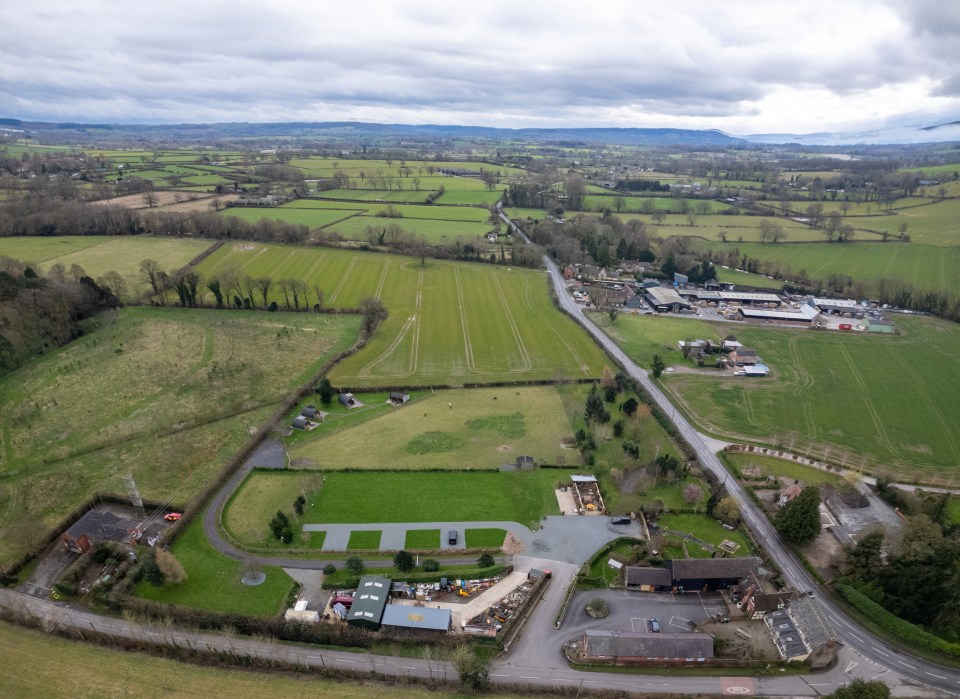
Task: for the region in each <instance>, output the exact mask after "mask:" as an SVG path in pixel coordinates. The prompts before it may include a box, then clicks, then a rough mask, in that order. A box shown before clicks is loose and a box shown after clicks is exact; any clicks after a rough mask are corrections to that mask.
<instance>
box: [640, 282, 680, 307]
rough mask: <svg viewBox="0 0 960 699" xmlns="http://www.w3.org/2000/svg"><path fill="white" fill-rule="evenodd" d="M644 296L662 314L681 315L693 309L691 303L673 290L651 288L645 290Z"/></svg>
mask: <svg viewBox="0 0 960 699" xmlns="http://www.w3.org/2000/svg"><path fill="white" fill-rule="evenodd" d="M643 296H644V298H645V299H646V300H647V303H649V304H650V305H651V306H653V308H654V309H656V310H657V311H658V312H660V313H679V312H680V311H688V310H690V308H691V305H690V302H689V301H687V300H686V299H684V298H682V297H681V296H680V294H678V293H677V292H676V291H674V290H673V289H667V288H665V287H662V286H651V287H648V288H645V289H644V290H643Z"/></svg>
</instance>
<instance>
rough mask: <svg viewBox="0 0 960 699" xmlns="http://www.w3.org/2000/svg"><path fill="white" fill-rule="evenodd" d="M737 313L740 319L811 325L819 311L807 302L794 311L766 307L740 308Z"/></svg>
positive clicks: (818, 315) (817, 316)
mask: <svg viewBox="0 0 960 699" xmlns="http://www.w3.org/2000/svg"><path fill="white" fill-rule="evenodd" d="M738 313H739V314H740V318H741V319H742V320H767V321H770V322H775V323H792V324H794V325H806V326H809V325H811V324H812V323H813V322H814V321H815V320H816V319H817V318H819V317H820V312H819V311H818V310H817V309H816V308H813V307H811V306H808V305H807V304H803V305H802V306H800V308H798V309H797V310H795V311H774V310H771V309H768V308H747V307H743V308H741V309H740V310H739V311H738Z"/></svg>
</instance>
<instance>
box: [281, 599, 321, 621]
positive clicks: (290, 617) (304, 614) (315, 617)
mask: <svg viewBox="0 0 960 699" xmlns="http://www.w3.org/2000/svg"><path fill="white" fill-rule="evenodd" d="M308 604H309V602H307V600H305V599H302V600H300V601H299V602H297V603H296V604H295V605H293V609H288V610H287V611H286V612H284V613H283V618H284V620H286V621H299V622H302V623H305V624H316V623H317V622H318V621H320V613H319V612H318V611H316V610H311V609H307V605H308Z"/></svg>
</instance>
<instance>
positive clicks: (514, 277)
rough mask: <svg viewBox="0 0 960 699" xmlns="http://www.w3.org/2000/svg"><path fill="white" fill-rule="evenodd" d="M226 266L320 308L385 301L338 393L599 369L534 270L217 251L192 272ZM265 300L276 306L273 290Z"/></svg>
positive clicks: (251, 249)
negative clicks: (281, 284) (286, 288)
mask: <svg viewBox="0 0 960 699" xmlns="http://www.w3.org/2000/svg"><path fill="white" fill-rule="evenodd" d="M228 268H236V269H237V270H239V272H240V274H242V275H251V276H254V277H264V276H266V277H271V278H273V279H278V278H282V277H290V278H296V279H301V280H303V281H304V282H306V284H307V286H308V287H309V288H311V289H312V288H314V287H319V288H321V289H322V290H323V291H324V294H325V300H324V303H325V305H326V306H329V307H335V308H354V307H356V306H357V304H358V303H359V302H360V300H361V299H362V298H365V297H375V298H380V299H381V300H382V301H383V302H384V304H385V305H386V306H387V308H388V310H389V311H390V316H389V317H388V318H387V320H386V321H384V322H383V323H382V325H381V326H380V328H379V329H378V331H377V333H376V334H375V336H374V337H373V339H372V340H371V341H370V342H368V343H367V345H366V347H364V348H363V350H361V351H360V352H357V353H356V354H354V355H352V356H351V357H349V358H347V359H346V360H344V361H343V362H341V363H339V364H338V365H337V366H336V367H335V368H334V370H333V372H332V373H331V375H330V379H331V381H333V382H334V383H335V384H336V385H338V386H347V387H350V388H351V389H355V388H364V387H373V386H378V385H380V386H382V385H388V386H396V385H417V384H461V383H463V382H465V381H466V382H480V383H484V382H494V381H507V380H509V381H513V380H534V379H548V380H552V379H558V378H588V377H595V376H598V375H599V372H600V369H601V367H602V366H603V362H604V359H603V355H602V353H601V352H600V350H599V348H597V347H596V345H595V344H594V343H593V342H592V341H591V340H590V338H589V337H588V336H587V335H586V334H585V333H584V332H583V331H582V330H581V329H580V328H579V327H577V326H576V324H575V323H574V322H573V321H572V320H570V319H568V318H566V317H565V316H563V315H562V314H561V313H560V312H559V311H557V310H556V309H555V308H554V307H553V306H552V304H551V303H550V297H549V294H548V292H547V288H546V285H547V281H546V279H545V277H544V276H543V274H542V273H540V272H536V271H531V270H521V269H509V268H504V267H493V266H487V265H479V264H470V263H456V262H446V261H433V260H431V261H428V262H427V264H426V266H424V267H421V266H420V265H419V264H418V262H417V261H416V260H414V259H412V258H408V257H398V256H393V255H379V254H373V253H363V252H352V251H345V250H331V249H315V248H298V247H290V246H282V245H263V244H259V243H235V244H229V245H225V246H224V247H223V248H221V249H220V250H218V251H217V252H215V253H214V254H213V255H211V256H210V257H208V258H207V259H205V260H204V261H203V262H202V263H201V264H200V265H199V267H198V272H199V273H200V274H201V276H208V275H210V274H213V273H215V272H217V271H220V270H223V269H228ZM270 298H271V299H273V300H279V301H282V300H283V297H282V292H281V291H280V290H279V289H278V288H277V287H276V285H275V286H274V288H273V291H272V292H271V295H270ZM521 320H522V322H521Z"/></svg>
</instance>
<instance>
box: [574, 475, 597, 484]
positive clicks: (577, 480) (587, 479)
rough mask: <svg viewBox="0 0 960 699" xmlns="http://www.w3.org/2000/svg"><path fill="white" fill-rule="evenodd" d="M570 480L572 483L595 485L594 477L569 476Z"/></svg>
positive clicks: (595, 479) (595, 478)
mask: <svg viewBox="0 0 960 699" xmlns="http://www.w3.org/2000/svg"><path fill="white" fill-rule="evenodd" d="M570 480H571V481H573V482H574V483H596V482H597V477H596V476H570Z"/></svg>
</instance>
